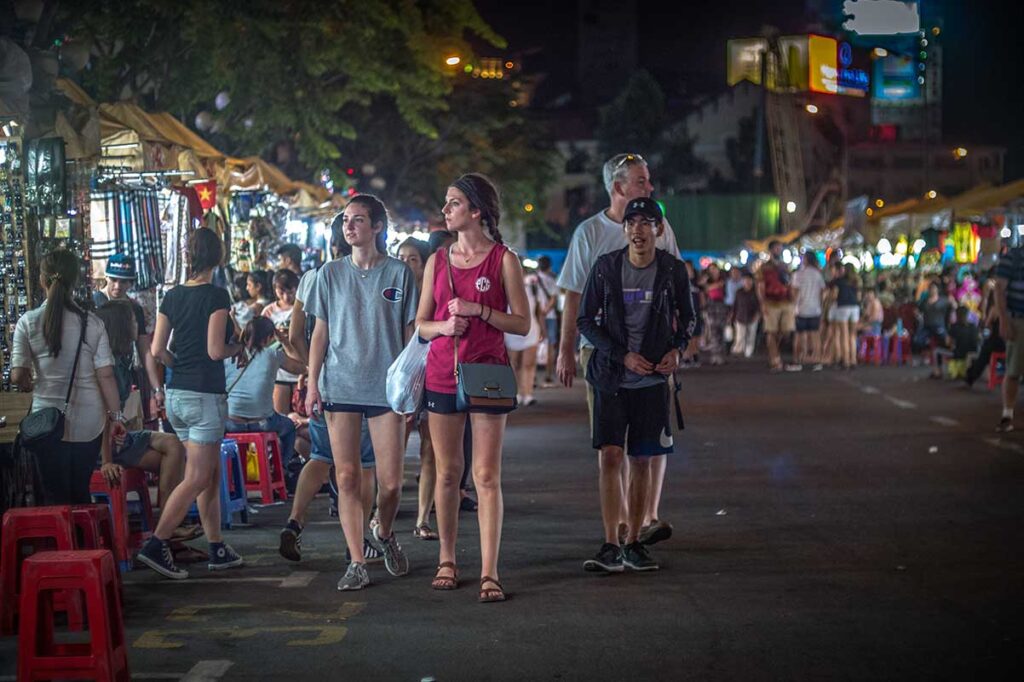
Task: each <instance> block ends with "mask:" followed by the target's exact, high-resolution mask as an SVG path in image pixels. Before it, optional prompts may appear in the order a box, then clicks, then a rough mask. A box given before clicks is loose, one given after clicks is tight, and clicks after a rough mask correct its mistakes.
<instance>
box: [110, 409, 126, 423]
mask: <svg viewBox="0 0 1024 682" xmlns="http://www.w3.org/2000/svg"><path fill="white" fill-rule="evenodd" d="M107 421H110V422H123V421H124V412H122V411H121V410H117V411H111V410H107Z"/></svg>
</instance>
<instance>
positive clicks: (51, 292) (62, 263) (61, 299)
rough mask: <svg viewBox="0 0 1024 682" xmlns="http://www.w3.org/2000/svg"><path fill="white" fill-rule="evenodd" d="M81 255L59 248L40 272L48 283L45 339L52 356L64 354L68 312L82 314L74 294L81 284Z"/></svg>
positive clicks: (44, 320)
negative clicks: (63, 340) (62, 349)
mask: <svg viewBox="0 0 1024 682" xmlns="http://www.w3.org/2000/svg"><path fill="white" fill-rule="evenodd" d="M78 270H79V264H78V256H76V255H75V254H73V253H71V252H70V251H68V250H66V249H57V250H55V251H51V252H50V253H48V254H46V255H45V256H43V260H42V261H40V262H39V272H40V274H42V277H43V282H44V283H45V284H46V311H45V312H44V313H43V338H44V339H45V340H46V345H47V347H48V348H49V349H50V355H52V356H53V357H57V356H59V355H60V347H61V337H62V336H63V334H64V311H65V310H70V311H72V312H74V313H79V314H80V313H81V312H82V309H81V308H79V307H78V305H77V304H76V303H75V301H74V299H73V298H72V296H71V292H72V291H74V289H75V285H77V284H78Z"/></svg>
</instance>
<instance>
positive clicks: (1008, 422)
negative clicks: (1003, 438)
mask: <svg viewBox="0 0 1024 682" xmlns="http://www.w3.org/2000/svg"><path fill="white" fill-rule="evenodd" d="M996 431H997V432H998V433H1009V432H1010V431H1013V418H1012V417H1003V418H1002V419H1000V420H999V425H998V426H996Z"/></svg>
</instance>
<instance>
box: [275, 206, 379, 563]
mask: <svg viewBox="0 0 1024 682" xmlns="http://www.w3.org/2000/svg"><path fill="white" fill-rule="evenodd" d="M344 218H345V216H344V214H343V213H339V214H338V215H337V216H336V217H335V219H334V221H333V222H332V223H331V239H330V242H329V244H328V249H329V254H330V259H329V260H337V259H339V258H343V257H345V256H349V255H351V253H352V247H351V246H349V244H348V243H347V242H346V241H345V235H344V232H343V229H342V224H343V223H344ZM319 272H320V270H319V269H313V270H309V271H308V272H306V273H305V274H303V275H302V279H301V280H299V288H298V290H297V291H296V292H295V305H294V306H292V319H291V323H290V324H289V325H288V340H289V341H290V342H291V344H292V347H293V348H294V349H295V351H296V353H297V355H298V356H299V358H300V359H301V360H302V361H303V362H304V364H306V365H308V364H309V344H310V341H311V339H312V336H313V326H314V323H315V320H316V317H315V316H314V315H312V314H311V313H308V312H307V310H306V306H305V304H306V302H307V301H309V296H310V294H311V293H312V290H313V285H314V284H315V283H316V278H317V275H318V274H319ZM303 380H304V381H306V382H307V383H308V377H305V376H304V377H303ZM300 384H301V382H300ZM298 395H299V396H301V401H302V409H303V412H305V414H307V415H308V417H309V423H308V432H309V447H310V451H309V460H308V461H307V462H306V463H305V465H303V467H302V470H301V471H300V472H299V478H298V481H297V482H296V484H295V494H294V495H293V496H292V509H291V512H290V513H289V515H288V522H287V523H286V524H285V526H284V528H282V529H281V533H280V541H279V545H278V553H279V554H280V555H281V556H282V557H284V558H285V559H287V560H289V561H301V560H302V530H303V528H304V527H305V525H306V512H307V511H308V509H309V505H310V503H311V502H312V501H313V498H314V497H316V495H317V493H318V492H320V490H321V489H322V488H323V486H324V484H331V485H330V487H329V490H330V491H331V495H332V497H333V499H332V505H331V507H330V511H331V514H332V515H335V516H340V514H339V512H338V499H339V498H338V495H337V482H336V480H333V481H332V476H331V469H332V468H333V466H334V453H333V452H332V450H331V439H330V435H329V434H328V430H327V420H326V419H325V418H324V415H323V413H322V412H309V411H307V409H306V392H305V391H304V390H301V389H300V390H299V391H298ZM359 464H360V467H361V468H360V477H361V479H362V480H361V483H360V489H361V493H362V503H363V525H364V527H365V526H366V525H367V524H368V523H369V521H370V515H371V514H372V513H373V506H374V500H375V487H376V482H377V472H376V458H375V457H374V452H373V444H372V443H371V442H370V432H369V428H368V426H367V423H366V418H365V417H364V418H363V419H362V420H361V421H360V434H359ZM363 557H364V558H365V559H366V563H367V564H372V563H376V562H379V561H382V560H383V558H384V554H383V552H382V551H381V548H380V547H378V546H377V545H376V544H375V543H374V542H373V541H372V540H371V538H370V537H364V538H363ZM351 560H352V553H351V552H350V551H348V550H347V549H346V561H347V562H351Z"/></svg>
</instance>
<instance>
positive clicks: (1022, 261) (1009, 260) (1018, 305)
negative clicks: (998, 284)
mask: <svg viewBox="0 0 1024 682" xmlns="http://www.w3.org/2000/svg"><path fill="white" fill-rule="evenodd" d="M996 277H997V278H999V279H1005V280H1007V281H1008V282H1009V286H1007V287H1006V306H1007V308H1008V309H1009V310H1010V314H1011V315H1013V316H1014V317H1024V247H1019V246H1018V247H1017V248H1014V249H1010V250H1009V251H1007V252H1006V253H1005V254H1004V255H1003V257H1002V258H1000V259H999V265H997V266H996Z"/></svg>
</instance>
